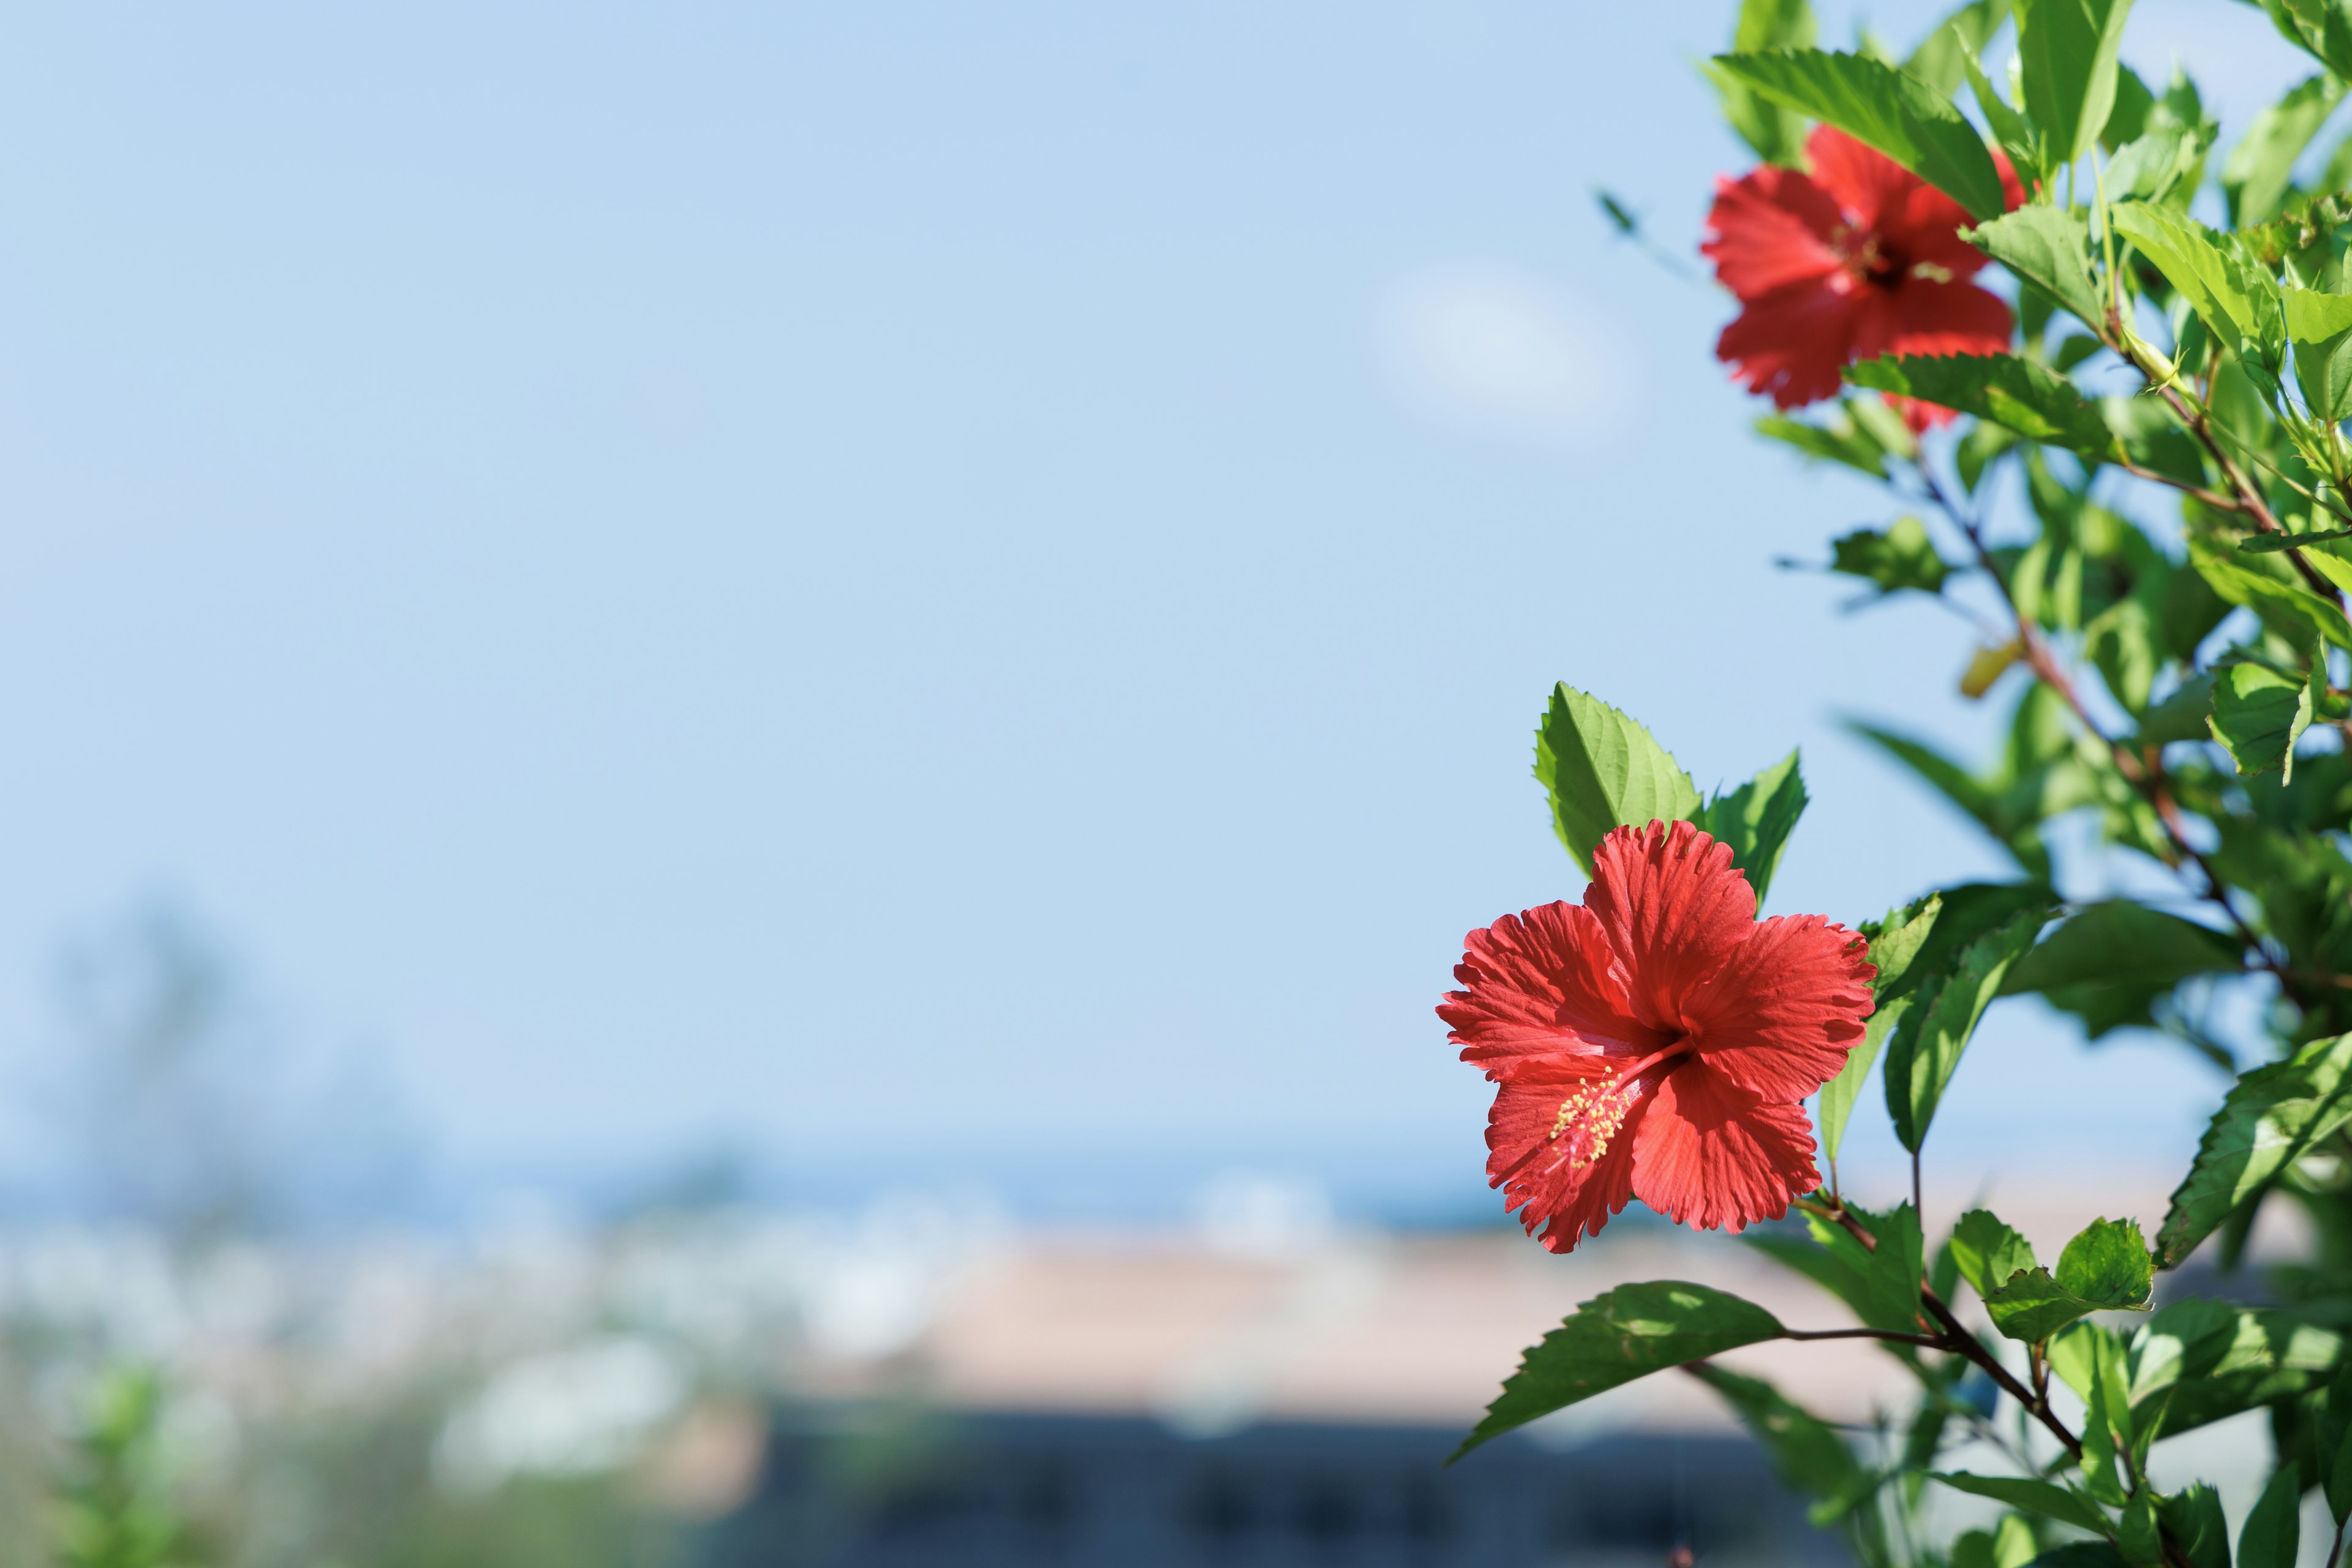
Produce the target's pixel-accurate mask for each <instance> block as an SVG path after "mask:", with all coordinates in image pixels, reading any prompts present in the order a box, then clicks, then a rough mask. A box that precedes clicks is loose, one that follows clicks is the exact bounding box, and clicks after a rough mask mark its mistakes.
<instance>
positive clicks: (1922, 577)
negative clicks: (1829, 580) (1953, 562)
mask: <svg viewBox="0 0 2352 1568" xmlns="http://www.w3.org/2000/svg"><path fill="white" fill-rule="evenodd" d="M1830 548H1831V551H1832V555H1831V559H1830V570H1831V571H1832V572H1843V573H1844V574H1846V575H1847V576H1849V577H1860V578H1862V579H1863V580H1864V581H1865V582H1870V583H1875V584H1878V591H1879V592H1880V593H1881V594H1895V593H1900V592H1901V591H1902V590H1904V589H1906V588H1916V589H1917V590H1918V591H1919V592H1920V593H1922V594H1940V593H1942V592H1943V591H1944V579H1945V578H1946V577H1948V576H1949V575H1951V571H1952V568H1951V567H1950V566H1949V565H1948V564H1947V563H1945V560H1944V558H1943V557H1942V556H1941V555H1938V554H1937V553H1936V546H1935V543H1934V542H1932V541H1931V540H1929V539H1928V537H1927V525H1926V524H1925V523H1923V522H1921V521H1919V520H1918V519H1917V518H1916V517H1898V518H1896V519H1895V521H1893V522H1892V523H1889V524H1888V525H1887V527H1886V531H1885V532H1884V533H1882V532H1880V531H1878V530H1877V529H1874V528H1858V529H1856V530H1854V531H1853V532H1852V533H1849V534H1846V535H1844V536H1843V537H1842V538H1840V539H1838V540H1837V541H1836V542H1833V543H1832V545H1831V547H1830Z"/></svg>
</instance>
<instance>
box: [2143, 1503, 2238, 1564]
mask: <svg viewBox="0 0 2352 1568" xmlns="http://www.w3.org/2000/svg"><path fill="white" fill-rule="evenodd" d="M2157 1517H2158V1518H2159V1519H2161V1520H2162V1521H2164V1528H2165V1529H2166V1531H2168V1532H2169V1533H2170V1534H2171V1536H2172V1538H2173V1540H2175V1541H2176V1542H2179V1543H2180V1547H2181V1550H2182V1551H2184V1552H2187V1553H2188V1555H2189V1568H2230V1527H2229V1523H2228V1521H2226V1520H2225V1519H2224V1518H2223V1516H2222V1513H2221V1493H2220V1492H2217V1491H2215V1490H2214V1489H2212V1488H2211V1487H2209V1486H2207V1485H2205V1484H2204V1483H2203V1482H2201V1481H2200V1482H2199V1483H2198V1484H2196V1485H2195V1486H2191V1487H2186V1488H2183V1489H2181V1490H2179V1491H2178V1492H2176V1493H2174V1494H2173V1495H2172V1496H2170V1497H2168V1498H2162V1499H2159V1500H2158V1503H2157Z"/></svg>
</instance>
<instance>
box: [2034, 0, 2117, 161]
mask: <svg viewBox="0 0 2352 1568" xmlns="http://www.w3.org/2000/svg"><path fill="white" fill-rule="evenodd" d="M2130 9H2131V0H2017V58H2018V66H2019V70H2018V76H2019V80H2020V82H2021V86H2022V89H2023V97H2024V100H2025V112H2026V116H2027V117H2028V118H2029V119H2031V120H2032V121H2033V124H2034V128H2035V129H2036V130H2038V131H2039V132H2041V133H2042V136H2043V137H2044V138H2045V139H2046V143H2045V144H2046V145H2047V146H2048V148H2049V156H2048V158H2047V159H2046V161H2045V163H2044V165H2043V166H2044V167H2045V168H2047V169H2051V170H2053V171H2054V170H2057V169H2062V168H2063V167H2065V166H2066V165H2067V164H2069V163H2073V162H2074V160H2075V159H2077V158H2080V157H2081V156H2082V155H2083V154H2084V153H2087V152H2089V151H2090V150H2091V148H2092V145H2093V144H2094V143H2095V142H2097V141H2098V139H2099V132H2100V131H2101V130H2102V129H2104V128H2105V125H2106V123H2107V113H2108V111H2109V110H2112V109H2113V108H2114V107H2115V102H2116V48H2117V47H2120V46H2121V44H2122V43H2123V37H2124V17H2125V16H2126V14H2127V13H2128V12H2129V11H2130Z"/></svg>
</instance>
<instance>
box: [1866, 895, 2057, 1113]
mask: <svg viewBox="0 0 2352 1568" xmlns="http://www.w3.org/2000/svg"><path fill="white" fill-rule="evenodd" d="M2046 919H2048V916H2047V915H2046V914H2045V913H2044V912H2043V911H2042V910H2028V911H2026V912H2024V913H2021V914H2019V915H2016V916H2013V917H2012V918H2011V919H2010V920H2009V921H2007V922H2006V923H2004V924H2002V925H2000V926H1999V927H1997V928H1996V929H1994V930H1993V931H1988V932H1987V933H1985V934H1984V935H1983V936H1981V937H1979V938H1978V939H1977V940H1976V941H1975V942H1971V943H1969V947H1968V950H1967V951H1966V952H1964V953H1962V954H1961V955H1960V960H1959V962H1958V964H1956V965H1955V966H1954V967H1953V969H1952V971H1951V973H1950V976H1949V978H1948V979H1938V980H1937V982H1936V983H1935V984H1934V990H1933V992H1932V994H1931V993H1930V992H1928V991H1927V990H1926V989H1923V990H1922V991H1921V992H1920V994H1919V999H1918V1001H1917V1002H1916V1004H1915V1005H1913V1006H1912V1008H1911V1009H1910V1010H1909V1012H1908V1013H1907V1014H1906V1016H1905V1017H1904V1019H1903V1021H1902V1022H1901V1023H1900V1024H1899V1025H1898V1026H1896V1027H1895V1031H1894V1034H1893V1037H1891V1038H1890V1039H1889V1040H1888V1042H1887V1047H1886V1074H1885V1076H1886V1109H1887V1110H1888V1112H1889V1113H1890V1114H1891V1115H1892V1116H1893V1117H1894V1118H1895V1137H1896V1139H1897V1140H1899V1141H1900V1142H1901V1143H1902V1144H1903V1146H1904V1147H1905V1148H1906V1149H1908V1150H1910V1151H1911V1152H1913V1153H1915V1154H1916V1153H1917V1152H1919V1147H1920V1145H1921V1144H1923V1143H1924V1142H1927V1128H1928V1126H1929V1124H1930V1123H1932V1122H1933V1121H1935V1119H1936V1107H1937V1105H1938V1104H1939V1103H1940V1102H1941V1101H1942V1100H1943V1098H1944V1089H1945V1087H1946V1086H1947V1085H1948V1084H1949V1083H1950V1082H1951V1080H1952V1073H1953V1071H1954V1070H1955V1069H1957V1068H1958V1067H1959V1065H1960V1055H1961V1053H1962V1052H1963V1051H1965V1050H1967V1049H1968V1045H1969V1038H1970V1037H1972V1036H1973V1035H1974V1034H1975V1033H1976V1027H1977V1021H1978V1020H1979V1019H1980V1018H1982V1017H1983V1016H1984V1010H1985V1008H1986V1006H1987V1005H1989V1004H1990V1002H1991V1001H1992V999H1993V998H1994V997H1995V996H1996V995H1998V994H2000V986H2001V982H2002V981H2003V980H2004V979H2005V978H2006V977H2007V975H2008V973H2009V969H2010V966H2011V964H2013V963H2016V962H2017V961H2018V959H2019V958H2021V957H2022V956H2023V955H2024V953H2025V950H2026V949H2027V948H2029V947H2031V946H2032V945H2033V939H2034V937H2035V936H2036V935H2038V934H2039V933H2040V932H2041V930H2042V922H2043V921H2045V920H2046Z"/></svg>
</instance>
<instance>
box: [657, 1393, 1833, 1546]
mask: <svg viewBox="0 0 2352 1568" xmlns="http://www.w3.org/2000/svg"><path fill="white" fill-rule="evenodd" d="M1460 1438H1461V1434H1460V1433H1459V1432H1458V1431H1454V1430H1451V1429H1447V1430H1437V1429H1433V1428H1428V1427H1413V1426H1336V1425H1335V1426H1320V1425H1315V1426H1309V1425H1293V1424H1269V1425H1265V1426H1255V1427H1252V1428H1249V1429H1247V1430H1245V1431H1243V1432H1239V1433H1236V1434H1234V1435H1233V1436H1224V1437H1214V1438H1187V1437H1184V1436H1179V1435H1178V1434H1176V1433H1174V1432H1171V1430H1169V1429H1168V1428H1167V1427H1165V1426H1161V1425H1160V1424H1159V1423H1157V1422H1154V1421H1150V1420H1147V1419H1140V1418H1132V1417H1115V1416H1062V1415H964V1416H960V1417H957V1418H955V1419H954V1420H953V1421H952V1422H951V1423H948V1424H944V1425H940V1426H932V1427H929V1428H922V1427H902V1428H900V1429H898V1431H896V1432H895V1433H879V1432H875V1431H871V1430H867V1431H863V1432H858V1431H854V1430H850V1429H846V1428H845V1427H844V1426H841V1425H840V1424H839V1423H838V1421H836V1422H835V1423H831V1424H828V1423H824V1422H822V1421H812V1420H810V1419H807V1418H801V1417H795V1418H787V1419H785V1420H783V1421H781V1422H780V1423H779V1425H778V1426H777V1428H776V1430H775V1433H774V1435H773V1437H772V1441H771V1444H770V1447H769V1453H768V1458H767V1463H766V1468H765V1473H764V1475H763V1477H762V1479H761V1487H760V1489H759V1491H758V1493H757V1494H756V1495H755V1496H754V1497H753V1498H752V1500H751V1501H750V1502H749V1503H748V1504H747V1505H746V1506H745V1507H744V1508H742V1509H741V1510H740V1511H738V1512H737V1513H736V1514H734V1515H733V1516H732V1517H730V1518H729V1519H727V1520H725V1521H721V1522H720V1523H719V1525H717V1526H716V1527H715V1529H714V1530H713V1531H712V1532H711V1533H710V1535H709V1537H708V1538H707V1540H706V1542H705V1545H704V1551H703V1552H702V1553H701V1555H700V1556H699V1559H698V1563H697V1565H696V1568H964V1565H970V1568H983V1565H986V1568H996V1565H1003V1568H1013V1565H1021V1568H1028V1565H1032V1564H1035V1565H1041V1568H1042V1565H1057V1568H1180V1565H1181V1568H1192V1565H1194V1564H1209V1563H1220V1564H1223V1563H1234V1564H1252V1565H1265V1568H1276V1565H1286V1564H1291V1563H1297V1564H1301V1565H1307V1564H1312V1565H1315V1568H1358V1565H1361V1568H1373V1565H1375V1564H1377V1565H1381V1568H1391V1565H1393V1568H1453V1565H1455V1564H1462V1565H1465V1568H1467V1565H1469V1564H1477V1565H1479V1568H1538V1565H1539V1564H1545V1563H1578V1564H1617V1563H1623V1564H1626V1565H1628V1568H1632V1565H1634V1564H1639V1565H1641V1568H1663V1565H1664V1564H1665V1563H1668V1561H1669V1560H1670V1558H1672V1557H1673V1556H1674V1554H1675V1552H1677V1550H1679V1549H1685V1548H1686V1549H1688V1550H1689V1551H1690V1552H1692V1553H1693V1554H1694V1555H1695V1556H1696V1560H1698V1561H1699V1562H1702V1563H1715V1564H1731V1563H1774V1564H1805V1565H1819V1568H1848V1565H1849V1564H1850V1563H1852V1558H1851V1556H1850V1554H1849V1553H1848V1552H1847V1551H1846V1548H1845V1546H1844V1543H1843V1542H1842V1541H1841V1540H1840V1539H1839V1538H1837V1537H1836V1536H1833V1535H1831V1534H1828V1533H1825V1532H1823V1531H1817V1530H1814V1529H1813V1528H1812V1527H1811V1525H1809V1524H1808V1523H1807V1522H1806V1520H1805V1513H1804V1509H1803V1506H1802V1504H1801V1503H1800V1502H1798V1501H1797V1500H1794V1499H1793V1498H1791V1497H1790V1494H1789V1493H1787V1492H1786V1491H1784V1490H1783V1489H1781V1487H1780V1483H1779V1482H1778V1481H1777V1480H1776V1479H1774V1478H1773V1476H1772V1473H1771V1471H1770V1469H1769V1468H1768V1467H1767V1465H1766V1463H1765V1460H1764V1458H1763V1456H1762V1455H1761V1453H1759V1451H1758V1449H1757V1448H1756V1447H1754V1446H1753V1445H1752V1444H1750V1443H1749V1442H1748V1441H1747V1440H1746V1439H1745V1438H1742V1437H1735V1436H1713V1435H1706V1436H1660V1435H1652V1434H1633V1433H1613V1434H1607V1435H1602V1436H1596V1437H1594V1438H1592V1439H1591V1440H1589V1441H1587V1442H1585V1443H1583V1444H1581V1445H1580V1446H1578V1447H1573V1448H1547V1447H1541V1446H1539V1445H1538V1444H1536V1443H1534V1442H1532V1441H1529V1440H1528V1439H1527V1438H1525V1437H1522V1436H1511V1437H1506V1438H1504V1439H1501V1440H1499V1441H1497V1442H1495V1443H1492V1444H1490V1445H1488V1446H1487V1447H1486V1448H1484V1449H1481V1450H1480V1451H1479V1452H1478V1453H1476V1454H1475V1455H1473V1456H1472V1457H1470V1458H1467V1459H1465V1461H1464V1462H1463V1463H1461V1464H1459V1465H1456V1466H1454V1467H1452V1468H1446V1467H1445V1466H1444V1459H1445V1458H1446V1456H1447V1455H1448V1454H1449V1453H1451V1452H1452V1451H1453V1449H1454V1445H1455V1444H1456V1443H1458V1442H1459V1441H1460ZM1684 1560H1685V1561H1688V1560H1689V1559H1688V1558H1685V1559H1684Z"/></svg>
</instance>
